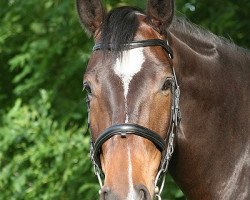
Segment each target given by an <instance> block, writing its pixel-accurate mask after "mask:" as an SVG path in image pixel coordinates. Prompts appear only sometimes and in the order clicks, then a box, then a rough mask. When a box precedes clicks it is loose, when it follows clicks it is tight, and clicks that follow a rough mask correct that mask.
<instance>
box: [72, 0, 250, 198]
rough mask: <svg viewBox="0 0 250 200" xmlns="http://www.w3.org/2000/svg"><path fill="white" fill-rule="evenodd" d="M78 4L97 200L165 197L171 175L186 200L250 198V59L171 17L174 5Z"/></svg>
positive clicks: (170, 1)
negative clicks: (86, 49) (84, 35)
mask: <svg viewBox="0 0 250 200" xmlns="http://www.w3.org/2000/svg"><path fill="white" fill-rule="evenodd" d="M76 5H77V11H78V15H79V18H80V22H81V24H82V25H83V27H84V28H85V30H86V31H87V32H88V33H89V34H90V35H91V36H92V37H93V39H94V41H95V46H94V48H93V53H92V55H91V58H90V60H89V62H88V66H87V69H86V72H85V74H84V88H85V90H86V91H87V92H88V95H87V105H88V109H89V128H90V130H91V145H90V155H91V160H92V162H93V165H94V169H95V173H96V175H97V178H98V180H99V183H100V186H101V190H100V199H102V200H124V199H127V200H137V199H142V200H151V199H154V198H157V199H161V192H162V190H163V187H164V177H165V174H166V173H167V172H169V173H170V175H171V176H172V177H173V179H174V181H175V182H176V183H177V185H178V186H179V187H180V188H181V190H182V191H183V193H184V194H185V196H186V197H187V199H192V200H218V199H220V200H235V199H237V200H247V199H250V133H249V128H250V121H249V119H250V105H249V104H250V93H249V91H250V66H249V65H250V52H249V51H248V50H246V49H243V48H241V47H238V46H236V45H235V44H233V43H232V42H229V41H227V40H226V39H223V38H219V37H217V36H216V35H214V34H212V33H211V32H209V31H207V30H204V29H202V28H200V27H198V26H196V25H194V24H192V23H191V22H188V21H187V20H185V19H182V18H178V17H176V16H174V0H148V1H147V7H146V10H145V11H143V10H140V9H137V8H134V7H120V8H115V9H114V10H112V11H110V12H109V13H107V11H106V9H105V8H104V6H103V5H102V3H101V1H100V0H91V1H90V0H76ZM103 179H104V182H103Z"/></svg>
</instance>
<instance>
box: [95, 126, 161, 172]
mask: <svg viewBox="0 0 250 200" xmlns="http://www.w3.org/2000/svg"><path fill="white" fill-rule="evenodd" d="M127 134H132V135H138V136H141V137H143V138H146V139H148V140H150V141H151V142H152V143H154V145H155V146H156V147H157V148H158V150H159V151H160V152H161V153H162V152H163V150H164V149H165V148H166V142H165V141H164V140H163V139H162V138H161V137H160V136H159V135H158V134H157V133H155V132H154V131H152V130H150V129H148V128H145V127H143V126H140V125H138V124H117V125H114V126H111V127H109V128H107V129H105V130H104V132H102V133H101V134H100V136H99V137H98V138H97V139H96V141H95V144H94V154H93V156H94V157H93V158H94V160H95V161H96V164H97V165H98V166H99V167H100V168H101V166H100V149H101V147H102V145H103V144H104V142H106V141H107V140H108V139H110V138H111V137H113V136H115V135H120V136H121V137H126V135H127Z"/></svg>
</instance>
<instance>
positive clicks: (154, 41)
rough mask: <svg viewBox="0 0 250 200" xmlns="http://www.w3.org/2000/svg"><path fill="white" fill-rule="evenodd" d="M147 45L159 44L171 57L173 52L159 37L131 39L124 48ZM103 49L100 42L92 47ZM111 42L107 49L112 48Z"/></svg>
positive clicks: (94, 49)
mask: <svg viewBox="0 0 250 200" xmlns="http://www.w3.org/2000/svg"><path fill="white" fill-rule="evenodd" d="M148 46H161V47H162V48H163V49H164V50H165V51H166V52H167V53H168V54H169V55H170V57H171V58H172V59H173V57H174V54H173V50H172V48H171V47H170V46H169V45H168V42H167V41H164V40H160V39H149V40H139V41H132V42H131V43H128V44H124V47H125V48H128V49H135V48H139V47H148ZM101 49H103V45H102V43H96V44H95V46H94V47H93V51H96V50H101ZM112 49H113V46H112V44H109V45H108V50H112Z"/></svg>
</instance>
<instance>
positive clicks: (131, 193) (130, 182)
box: [127, 147, 136, 200]
mask: <svg viewBox="0 0 250 200" xmlns="http://www.w3.org/2000/svg"><path fill="white" fill-rule="evenodd" d="M132 177H133V171H132V161H131V153H130V148H129V147H128V187H129V188H128V189H129V191H128V196H127V200H133V199H136V193H135V191H134V187H133V178H132Z"/></svg>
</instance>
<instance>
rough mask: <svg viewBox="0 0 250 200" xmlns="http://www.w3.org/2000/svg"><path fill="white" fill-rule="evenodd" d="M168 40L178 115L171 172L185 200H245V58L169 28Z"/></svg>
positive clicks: (248, 60) (248, 176) (247, 113)
mask: <svg viewBox="0 0 250 200" xmlns="http://www.w3.org/2000/svg"><path fill="white" fill-rule="evenodd" d="M169 37H170V42H171V46H172V47H173V49H174V53H175V54H174V56H175V58H174V67H175V69H176V72H177V78H178V80H179V83H180V88H181V101H180V106H181V112H182V122H181V125H180V129H179V132H178V135H177V140H176V148H175V154H174V156H173V160H172V162H171V165H170V173H171V175H172V176H173V178H174V179H175V181H176V182H177V184H178V185H179V186H180V187H181V189H182V190H183V191H184V193H185V194H186V196H187V197H188V198H190V199H199V200H201V199H249V197H250V193H249V191H248V192H247V190H249V180H250V173H249V171H250V170H249V166H250V165H249V164H250V156H249V155H250V150H249V142H250V137H249V135H250V134H249V133H248V132H247V131H248V130H249V128H250V127H249V118H250V111H249V102H250V98H249V89H250V86H249V85H250V84H249V79H250V77H249V74H250V73H249V69H250V68H249V67H248V66H246V65H247V63H250V56H249V53H248V54H247V53H246V55H245V57H244V56H243V57H242V59H241V58H239V57H237V52H236V51H235V52H234V50H233V48H232V49H231V48H229V46H230V45H229V46H226V45H225V44H223V43H220V44H216V43H215V42H214V41H213V40H211V41H210V42H209V41H204V40H202V39H199V38H196V37H194V36H190V35H187V34H186V33H183V32H181V31H175V30H174V29H172V30H171V33H170V36H169ZM233 53H234V54H233ZM239 56H241V55H239ZM236 58H237V59H236ZM240 59H241V60H240ZM235 185H238V187H235ZM240 195H241V196H240Z"/></svg>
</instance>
